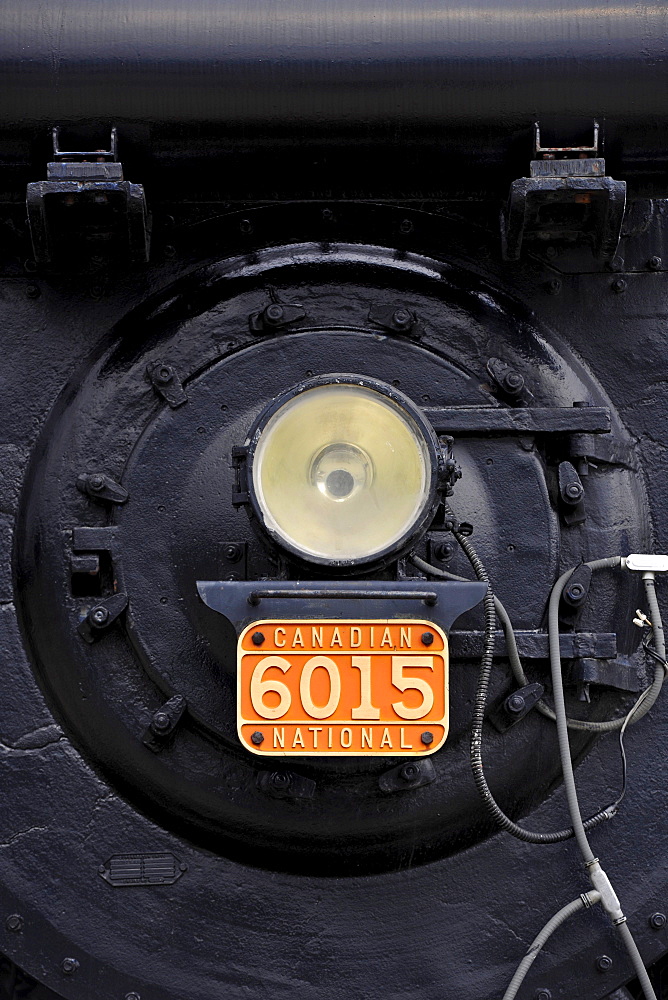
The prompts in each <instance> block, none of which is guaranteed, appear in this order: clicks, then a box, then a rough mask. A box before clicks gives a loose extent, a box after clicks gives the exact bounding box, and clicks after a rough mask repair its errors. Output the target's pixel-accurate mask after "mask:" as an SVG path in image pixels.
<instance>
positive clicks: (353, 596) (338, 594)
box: [247, 588, 438, 605]
mask: <svg viewBox="0 0 668 1000" xmlns="http://www.w3.org/2000/svg"><path fill="white" fill-rule="evenodd" d="M286 597H299V598H306V599H315V600H329V599H332V598H334V599H336V600H344V601H350V600H357V601H359V600H372V599H375V600H377V601H406V600H411V601H424V602H425V604H436V603H437V601H438V595H437V594H435V593H434V591H433V590H364V589H360V590H328V589H327V588H321V589H312V590H291V589H290V590H288V589H287V588H286V589H279V588H274V589H271V590H253V591H251V593H250V594H249V595H248V597H247V600H248V603H249V604H253V605H257V604H259V603H260V601H262V600H278V599H281V598H286Z"/></svg>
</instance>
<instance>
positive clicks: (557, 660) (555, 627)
mask: <svg viewBox="0 0 668 1000" xmlns="http://www.w3.org/2000/svg"><path fill="white" fill-rule="evenodd" d="M620 564H621V557H620V556H612V557H611V558H609V559H595V560H593V561H592V562H588V563H587V564H586V565H587V566H589V567H590V568H591V569H592V570H597V569H606V568H608V567H614V566H619V565H620ZM571 573H572V570H568V571H567V572H566V573H562V575H561V576H560V577H559V579H558V580H557V582H556V584H555V585H554V587H553V588H552V593H551V594H550V603H549V606H548V621H549V642H550V666H551V670H552V691H553V694H554V710H555V714H556V717H557V720H556V721H557V740H558V742H559V756H560V757H561V767H562V771H563V775H564V788H565V791H566V800H567V802H568V809H569V812H570V815H571V822H572V824H573V829H574V831H575V839H576V841H577V844H578V847H579V848H580V852H581V854H582V858H583V860H584V863H585V868H586V869H587V872H588V874H589V877H590V879H591V881H592V884H593V885H594V888H596V889H598V890H599V891H600V893H601V902H602V903H603V907H604V909H605V911H606V913H607V914H608V915H609V916H610V917H611V919H612V921H613V923H614V924H615V926H616V927H617V929H618V930H619V934H620V936H621V938H622V941H623V942H624V945H625V947H626V950H627V952H628V954H629V958H630V959H631V962H632V963H633V967H634V969H635V973H636V975H637V977H638V980H639V982H640V985H641V987H642V991H643V994H644V996H645V1000H656V994H655V993H654V989H653V987H652V984H651V983H650V981H649V976H648V975H647V969H646V968H645V963H644V962H643V960H642V957H641V955H640V952H639V951H638V948H637V946H636V943H635V941H634V940H633V935H632V934H631V931H630V930H629V928H628V925H627V923H626V917H625V916H624V914H623V912H622V909H621V906H620V904H619V900H618V899H617V896H616V894H615V891H614V889H613V888H612V885H611V884H610V880H609V879H608V876H607V875H606V874H605V872H604V871H603V869H602V868H601V866H600V864H599V862H598V858H596V857H595V856H594V852H593V851H592V849H591V845H590V843H589V841H588V840H587V833H586V831H585V828H584V824H583V822H582V815H581V813H580V804H579V802H578V793H577V789H576V787H575V775H574V774H573V761H572V760H571V748H570V744H569V742H568V724H567V721H566V704H565V702H564V685H563V678H562V676H561V655H560V651H559V600H560V598H561V593H562V591H563V589H564V586H565V584H566V581H567V580H568V579H569V577H570V575H571ZM651 582H652V584H653V582H654V581H653V579H652V581H651ZM646 584H647V578H646ZM646 589H647V593H648V601H649V602H650V609H651V611H652V625H653V629H654V641H655V644H656V645H657V650H660V651H661V652H660V653H659V655H663V654H664V653H665V647H664V646H663V645H662V643H663V627H662V623H661V613H660V611H659V605H658V603H657V601H656V594H655V593H654V590H653V587H652V597H651V598H650V596H649V595H650V590H649V589H648V588H647V586H646ZM664 659H665V656H664ZM659 669H660V670H661V675H662V676H661V683H662V682H663V674H664V673H665V671H664V668H663V666H661V667H660V668H659ZM661 683H659V685H658V689H657V691H656V694H655V696H654V700H652V694H649V695H648V696H647V697H646V698H645V699H644V700H643V701H642V702H639V703H638V709H637V711H636V713H635V715H636V719H637V718H640V716H641V715H644V714H645V713H646V712H647V711H648V710H649V708H650V707H651V705H652V704H653V703H654V701H656V696H657V695H658V692H659V690H660V689H661ZM654 686H655V685H654V683H653V684H652V693H654V691H653V689H654ZM648 703H650V704H649V705H648Z"/></svg>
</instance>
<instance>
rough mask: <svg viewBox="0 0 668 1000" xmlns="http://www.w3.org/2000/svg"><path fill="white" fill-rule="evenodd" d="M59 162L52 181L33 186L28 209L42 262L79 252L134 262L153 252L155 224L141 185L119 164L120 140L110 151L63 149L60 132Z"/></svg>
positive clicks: (50, 167)
mask: <svg viewBox="0 0 668 1000" xmlns="http://www.w3.org/2000/svg"><path fill="white" fill-rule="evenodd" d="M52 137H53V160H52V162H50V163H48V164H47V168H46V178H47V179H46V180H45V181H36V182H33V183H30V184H28V186H27V191H26V206H27V210H28V223H29V225H30V236H31V239H32V245H33V253H34V255H35V261H36V262H37V263H38V264H52V263H54V262H56V260H57V259H58V258H61V259H62V260H63V261H69V259H70V258H71V256H72V255H73V253H76V252H77V251H78V255H80V256H81V257H82V258H85V257H86V256H87V255H99V256H101V257H109V256H112V255H113V256H114V257H117V258H119V259H121V260H125V261H127V263H130V264H136V263H145V262H146V261H147V260H148V254H149V221H148V211H147V207H146V197H145V195H144V188H143V186H142V185H141V184H133V183H131V182H130V181H126V180H125V179H124V176H123V164H122V163H120V162H119V160H118V136H117V132H116V129H115V128H114V129H112V130H111V143H110V148H109V149H95V150H90V151H84V150H68V151H66V150H63V149H61V148H60V142H59V129H58V128H54V129H53V132H52Z"/></svg>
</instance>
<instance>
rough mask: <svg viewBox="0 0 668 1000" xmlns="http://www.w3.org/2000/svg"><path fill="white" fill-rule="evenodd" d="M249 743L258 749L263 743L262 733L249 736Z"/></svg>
mask: <svg viewBox="0 0 668 1000" xmlns="http://www.w3.org/2000/svg"><path fill="white" fill-rule="evenodd" d="M251 743H254V744H255V746H256V747H259V745H260V744H261V743H264V733H260V732H257V731H256V732H254V733H253V734H252V736H251Z"/></svg>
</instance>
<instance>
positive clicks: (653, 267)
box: [647, 257, 663, 271]
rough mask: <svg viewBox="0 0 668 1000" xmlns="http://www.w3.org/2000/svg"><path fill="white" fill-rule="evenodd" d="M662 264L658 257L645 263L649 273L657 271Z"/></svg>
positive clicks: (651, 258)
mask: <svg viewBox="0 0 668 1000" xmlns="http://www.w3.org/2000/svg"><path fill="white" fill-rule="evenodd" d="M662 263H663V261H662V260H661V258H660V257H650V259H649V260H648V261H647V266H648V268H649V269H650V271H658V270H659V268H660V267H661V265H662Z"/></svg>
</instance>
